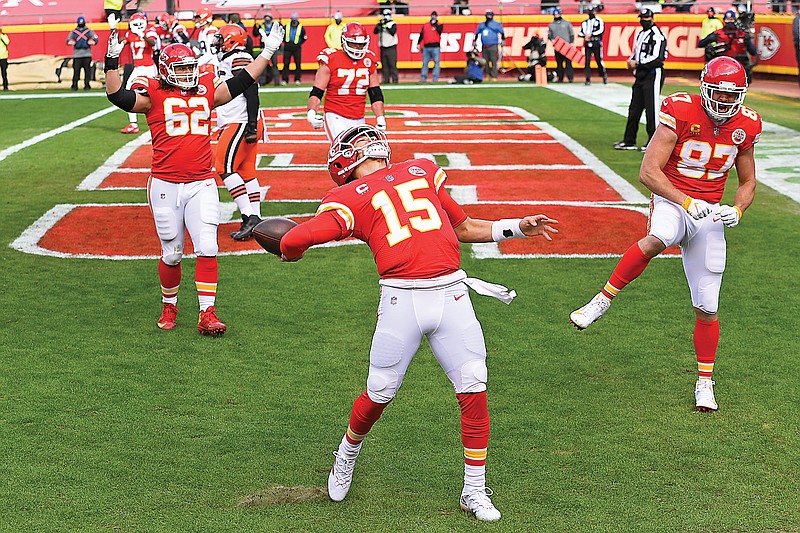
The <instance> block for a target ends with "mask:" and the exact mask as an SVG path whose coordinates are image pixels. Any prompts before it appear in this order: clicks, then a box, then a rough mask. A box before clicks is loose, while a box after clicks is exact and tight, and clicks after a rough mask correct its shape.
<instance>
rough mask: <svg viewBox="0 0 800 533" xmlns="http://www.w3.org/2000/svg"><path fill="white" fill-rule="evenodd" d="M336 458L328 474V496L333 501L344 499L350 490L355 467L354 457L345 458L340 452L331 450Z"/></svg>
mask: <svg viewBox="0 0 800 533" xmlns="http://www.w3.org/2000/svg"><path fill="white" fill-rule="evenodd" d="M333 455H334V456H335V457H336V460H335V461H334V462H333V467H332V468H331V473H330V474H328V496H329V497H330V499H331V500H333V501H335V502H340V501H342V500H344V497H345V496H347V493H348V492H349V491H350V484H351V483H352V482H353V470H354V469H355V467H356V458H357V456H356V457H353V458H352V459H345V457H344V454H342V453H341V452H338V451H336V452H333Z"/></svg>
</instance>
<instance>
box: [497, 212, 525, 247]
mask: <svg viewBox="0 0 800 533" xmlns="http://www.w3.org/2000/svg"><path fill="white" fill-rule="evenodd" d="M520 222H522V219H520V218H504V219H503V220H495V221H494V222H493V223H492V240H493V241H494V242H500V241H504V240H506V239H511V238H514V237H526V236H527V235H525V234H524V233H523V232H522V230H521V229H520V227H519V223H520Z"/></svg>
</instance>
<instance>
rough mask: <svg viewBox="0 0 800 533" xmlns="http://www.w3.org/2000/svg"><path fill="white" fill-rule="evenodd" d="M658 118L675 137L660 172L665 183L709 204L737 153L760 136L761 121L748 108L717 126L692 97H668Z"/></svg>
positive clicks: (715, 199) (718, 194) (719, 191)
mask: <svg viewBox="0 0 800 533" xmlns="http://www.w3.org/2000/svg"><path fill="white" fill-rule="evenodd" d="M658 118H659V122H660V123H661V124H663V125H665V126H666V127H668V128H669V129H671V130H672V131H674V132H675V133H676V134H677V135H678V140H677V142H676V143H675V148H674V149H673V151H672V154H670V156H669V160H667V164H666V166H664V169H663V171H664V174H665V175H666V176H667V179H669V181H670V183H672V184H673V185H674V186H675V187H676V188H677V189H678V190H679V191H681V192H682V193H685V194H688V195H689V196H691V197H692V198H697V199H699V200H705V201H706V202H711V203H717V202H719V201H720V199H722V193H723V191H724V189H725V180H727V179H728V172H729V171H730V169H731V167H732V166H733V165H734V163H735V162H736V157H737V156H738V155H739V152H743V151H745V150H748V149H750V148H751V147H752V146H753V145H754V144H756V143H757V142H758V140H759V138H760V136H761V117H760V116H758V113H756V112H755V111H753V110H752V109H750V108H749V107H745V106H741V107H740V108H739V111H738V112H737V113H736V114H735V115H734V116H732V117H731V118H729V119H728V120H727V121H726V122H724V123H723V124H720V125H717V124H715V123H714V122H713V121H712V120H711V119H710V118H709V116H708V115H707V114H706V112H705V109H703V104H702V101H701V98H700V96H699V95H696V94H686V93H677V94H673V95H671V96H668V97H667V98H665V99H664V101H663V102H662V104H661V111H660V113H659V116H658Z"/></svg>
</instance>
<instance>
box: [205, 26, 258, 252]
mask: <svg viewBox="0 0 800 533" xmlns="http://www.w3.org/2000/svg"><path fill="white" fill-rule="evenodd" d="M211 48H212V50H214V53H215V54H216V56H217V59H218V62H217V69H218V76H219V78H220V79H221V80H223V81H225V80H228V79H230V78H232V77H234V76H235V75H237V74H238V73H239V70H241V69H243V68H244V67H246V66H247V65H249V64H250V63H251V62H252V61H253V56H251V55H250V53H249V52H248V51H247V33H245V31H244V29H243V28H242V27H241V26H239V25H238V24H226V25H225V26H223V27H222V28H220V30H219V32H217V34H216V37H215V40H214V42H213V43H212V44H211ZM258 104H259V101H258V83H254V84H253V85H251V86H250V87H248V88H247V90H246V91H245V92H244V94H242V95H239V96H237V97H236V98H234V99H233V100H231V101H230V102H228V103H227V104H225V105H223V106H219V107H217V126H218V127H219V134H218V137H217V148H216V161H215V165H214V168H215V169H216V171H217V172H218V173H219V175H220V177H221V178H222V181H223V182H224V183H225V187H226V188H227V189H228V192H230V193H231V197H232V198H233V201H234V202H235V203H236V207H238V208H239V212H240V213H241V215H242V224H241V226H240V227H239V230H238V231H234V232H233V233H231V237H233V238H234V239H235V240H237V241H243V240H246V239H249V238H250V236H251V235H252V234H253V228H254V227H256V225H258V223H259V222H261V187H260V185H259V183H258V179H257V178H256V155H257V153H258V150H257V146H258V145H257V143H258V139H259V138H263V137H264V125H263V123H262V122H261V121H260V120H258V118H259V114H260V112H259V107H258Z"/></svg>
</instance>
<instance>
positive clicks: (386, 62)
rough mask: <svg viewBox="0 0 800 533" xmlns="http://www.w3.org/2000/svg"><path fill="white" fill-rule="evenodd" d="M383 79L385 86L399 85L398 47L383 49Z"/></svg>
mask: <svg viewBox="0 0 800 533" xmlns="http://www.w3.org/2000/svg"><path fill="white" fill-rule="evenodd" d="M381 77H382V81H381V82H382V83H383V84H384V85H386V84H388V83H397V82H398V74H397V45H394V46H387V47H384V48H381Z"/></svg>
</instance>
